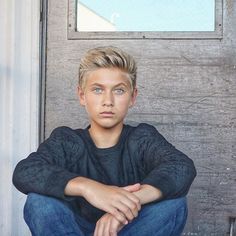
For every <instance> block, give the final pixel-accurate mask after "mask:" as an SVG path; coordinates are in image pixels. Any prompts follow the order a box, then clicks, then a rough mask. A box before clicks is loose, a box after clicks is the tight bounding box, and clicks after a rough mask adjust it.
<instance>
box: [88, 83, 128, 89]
mask: <svg viewBox="0 0 236 236" xmlns="http://www.w3.org/2000/svg"><path fill="white" fill-rule="evenodd" d="M90 86H91V87H93V86H99V87H104V86H105V85H103V84H99V83H94V84H91V85H90ZM119 86H125V87H128V85H127V84H126V83H123V82H121V83H119V84H116V85H114V86H113V88H116V87H119Z"/></svg>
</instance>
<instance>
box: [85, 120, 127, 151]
mask: <svg viewBox="0 0 236 236" xmlns="http://www.w3.org/2000/svg"><path fill="white" fill-rule="evenodd" d="M122 128H123V124H120V125H119V126H115V127H112V128H102V127H95V125H91V127H90V128H89V133H90V136H91V138H92V140H93V142H94V143H95V145H96V146H97V147H98V148H109V147H112V146H115V145H116V144H117V143H118V140H119V138H120V134H121V132H122Z"/></svg>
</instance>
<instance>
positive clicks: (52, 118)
mask: <svg viewBox="0 0 236 236" xmlns="http://www.w3.org/2000/svg"><path fill="white" fill-rule="evenodd" d="M235 22H236V2H235V1H233V0H224V1H223V38H222V39H221V40H219V39H202V40H201V39H191V40H190V39H189V40H187V39H185V40H174V39H172V40H170V39H169V40H164V39H150V40H145V39H144V40H131V39H129V40H122V39H119V40H90V39H88V40H68V39H67V1H66V0H64V1H56V0H49V4H48V31H47V34H48V40H47V65H46V68H47V73H46V97H45V120H44V122H45V123H44V125H45V126H44V127H45V136H46V137H47V136H48V135H49V134H50V132H51V131H52V129H53V128H55V127H57V126H61V125H66V126H70V127H73V128H78V127H85V125H87V123H88V121H87V118H86V113H85V111H84V110H83V109H82V108H81V107H80V106H79V103H78V100H77V97H76V86H77V75H78V66H79V61H80V58H81V56H82V55H83V54H84V53H85V52H86V51H87V50H88V49H90V48H93V47H97V46H105V45H114V46H118V47H121V48H122V49H124V50H126V51H128V52H129V53H130V54H132V55H133V56H134V57H135V59H136V60H137V62H138V68H139V70H138V89H139V97H138V101H137V104H136V106H135V107H134V108H132V110H130V113H129V115H128V118H127V122H129V123H132V124H134V123H137V122H147V123H150V124H153V125H155V126H156V128H157V129H158V130H159V131H160V132H161V133H162V134H163V135H164V136H165V137H166V138H167V139H168V140H169V141H170V142H172V143H173V144H174V145H175V146H176V147H177V148H178V149H180V150H182V151H183V152H185V153H186V154H187V155H188V156H189V157H190V158H192V159H193V160H194V162H195V164H196V167H197V172H198V176H197V178H196V180H195V182H194V183H193V185H192V187H191V190H190V193H189V195H188V201H189V218H188V222H187V225H186V227H185V231H184V234H183V235H200V236H213V235H214V236H222V235H227V233H228V232H229V216H232V215H234V216H235V215H236V143H235V142H236V132H235V131H236V28H235Z"/></svg>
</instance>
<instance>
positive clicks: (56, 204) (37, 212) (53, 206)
mask: <svg viewBox="0 0 236 236" xmlns="http://www.w3.org/2000/svg"><path fill="white" fill-rule="evenodd" d="M61 204H63V203H60V201H59V200H57V199H54V198H51V197H47V196H43V195H40V194H36V193H29V194H28V196H27V200H26V203H25V206H24V218H25V220H26V219H27V218H30V219H32V218H35V217H36V218H37V219H50V217H52V216H53V215H55V214H56V212H57V211H59V209H60V208H61V207H60V205H61Z"/></svg>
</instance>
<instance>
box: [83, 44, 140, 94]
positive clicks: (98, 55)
mask: <svg viewBox="0 0 236 236" xmlns="http://www.w3.org/2000/svg"><path fill="white" fill-rule="evenodd" d="M101 68H111V69H112V68H114V69H120V70H121V71H122V72H124V73H125V74H126V75H127V77H128V79H129V80H130V85H131V89H132V91H133V90H134V88H135V87H136V74H137V67H136V62H135V60H134V58H133V57H132V56H131V55H129V54H128V53H126V52H124V51H122V50H121V49H119V48H117V47H98V48H94V49H91V50H89V51H88V52H87V53H86V54H85V55H84V57H83V58H82V59H81V62H80V67H79V86H80V88H82V89H84V86H85V80H86V77H87V76H88V75H89V73H90V72H93V71H95V70H97V69H101Z"/></svg>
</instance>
